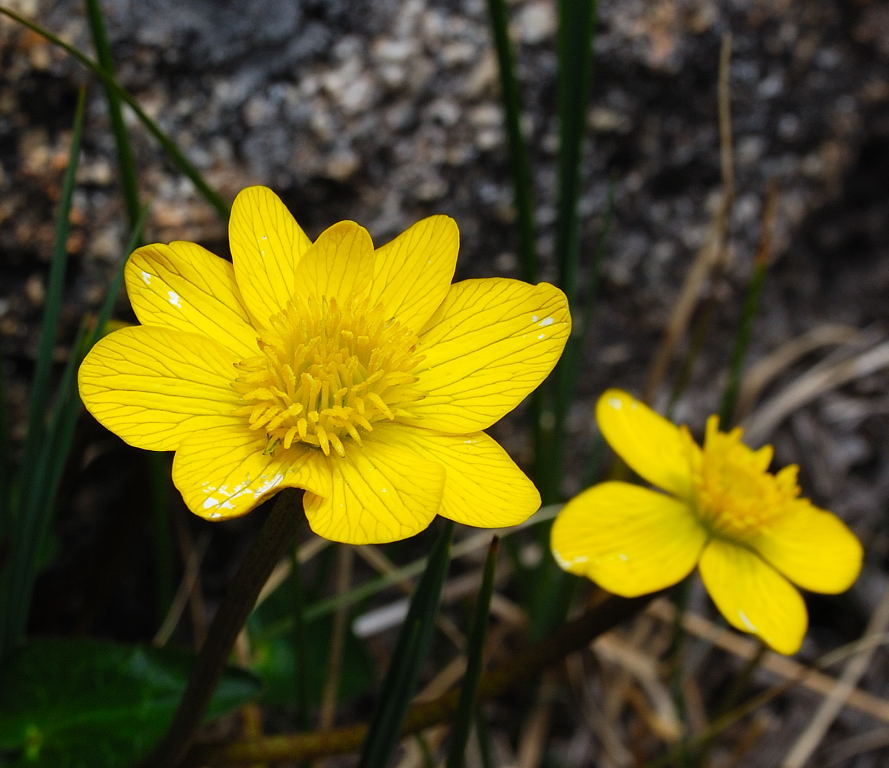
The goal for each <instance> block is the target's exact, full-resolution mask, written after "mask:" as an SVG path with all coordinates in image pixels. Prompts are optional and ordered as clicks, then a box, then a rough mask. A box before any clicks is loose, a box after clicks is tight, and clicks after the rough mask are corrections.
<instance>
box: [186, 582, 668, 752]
mask: <svg viewBox="0 0 889 768" xmlns="http://www.w3.org/2000/svg"><path fill="white" fill-rule="evenodd" d="M652 597H654V596H653V595H647V596H645V597H637V598H633V599H630V600H627V599H623V598H619V597H609V598H608V599H606V600H605V601H603V602H601V603H599V604H598V605H597V606H595V607H593V608H590V609H589V610H587V611H586V612H585V613H583V614H582V615H581V616H579V617H578V618H576V619H574V620H572V621H569V622H567V623H566V624H564V625H562V626H561V627H560V628H559V629H558V630H556V631H555V632H554V633H553V634H552V635H550V636H549V637H547V638H544V639H543V640H542V641H540V642H538V643H534V644H533V645H531V646H529V647H527V648H526V649H525V650H524V651H520V652H518V653H516V654H514V655H513V656H512V657H511V659H510V661H509V662H507V663H505V664H503V665H502V666H500V667H497V668H495V669H493V670H491V671H490V672H489V673H488V674H486V675H485V676H484V677H483V678H482V681H481V685H480V686H479V697H480V698H491V697H494V696H497V695H499V694H501V693H503V692H504V691H506V690H507V689H509V688H511V687H513V686H515V685H517V684H519V683H521V682H524V681H526V680H528V679H529V678H532V677H534V676H536V675H537V674H539V673H540V672H541V671H542V670H544V669H546V668H547V667H548V666H550V665H552V664H555V663H556V662H558V661H560V660H561V659H563V658H564V657H565V656H567V655H568V654H569V653H572V652H574V651H577V650H580V649H581V648H585V647H586V646H587V645H588V644H589V643H590V642H591V641H592V640H593V639H594V638H596V637H598V636H599V635H602V634H604V633H605V632H607V631H608V630H610V629H613V628H614V627H615V626H617V625H618V624H621V623H622V622H623V621H625V620H626V619H628V618H630V617H631V616H634V615H636V614H638V613H639V612H640V611H642V609H643V608H644V607H645V606H646V605H648V603H649V601H650V600H651V599H652ZM459 696H460V691H459V689H454V690H451V691H448V693H446V694H444V695H443V696H439V697H438V698H436V699H433V700H432V701H425V702H421V703H417V704H414V706H412V707H411V709H410V710H408V713H407V717H406V719H405V724H404V729H403V733H404V734H409V733H416V732H417V731H421V730H423V729H424V728H428V727H429V726H431V725H434V724H436V723H441V722H445V721H447V720H448V719H449V718H450V717H451V716H452V715H453V713H454V712H455V710H456V707H457V702H458V701H459ZM366 732H367V724H366V723H360V724H358V725H352V726H348V727H344V728H334V729H332V730H329V731H319V732H316V733H295V734H282V735H280V736H267V737H265V738H264V739H260V740H256V741H249V740H248V741H238V742H231V743H229V744H218V745H204V746H196V747H194V748H193V749H192V751H191V753H190V754H189V756H188V760H187V761H186V764H187V765H189V766H197V765H213V766H235V765H250V764H252V763H256V762H260V761H264V762H268V763H275V762H284V761H288V762H293V761H297V760H306V759H311V758H315V757H321V756H324V755H334V754H343V753H348V752H352V751H355V750H357V749H358V748H359V747H360V746H361V743H362V741H363V740H364V736H365V734H366Z"/></svg>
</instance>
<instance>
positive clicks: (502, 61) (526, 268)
mask: <svg viewBox="0 0 889 768" xmlns="http://www.w3.org/2000/svg"><path fill="white" fill-rule="evenodd" d="M488 17H489V19H490V23H491V35H492V37H493V38H494V49H495V50H496V52H497V65H498V70H499V73H500V100H501V102H502V104H503V119H504V125H505V128H506V139H507V144H508V148H509V167H510V172H511V176H512V183H513V190H514V194H515V207H516V217H517V219H518V225H519V262H520V264H521V276H522V279H523V280H526V281H528V282H529V283H533V282H536V280H537V234H536V232H535V226H534V206H533V202H532V192H533V182H532V178H531V163H530V160H529V159H528V145H527V142H526V141H525V137H524V135H523V133H522V124H521V116H522V100H521V95H520V92H519V83H518V80H517V78H516V67H515V56H514V54H513V50H512V43H511V42H510V40H509V18H508V15H507V12H506V3H505V0H488Z"/></svg>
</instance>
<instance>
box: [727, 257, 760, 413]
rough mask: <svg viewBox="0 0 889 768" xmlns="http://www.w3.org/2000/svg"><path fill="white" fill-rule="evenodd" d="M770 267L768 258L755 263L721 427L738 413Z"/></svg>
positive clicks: (729, 375)
mask: <svg viewBox="0 0 889 768" xmlns="http://www.w3.org/2000/svg"><path fill="white" fill-rule="evenodd" d="M768 271H769V263H768V260H767V259H760V258H758V259H757V260H756V263H755V264H754V267H753V277H752V278H751V280H750V286H749V287H748V289H747V295H746V296H745V298H744V308H743V309H742V310H741V322H740V324H739V325H738V332H737V334H736V335H735V346H734V348H733V349H732V359H731V363H730V364H729V372H728V381H727V382H726V385H725V392H724V393H723V396H722V404H721V407H720V409H719V428H720V429H722V430H727V429H729V428H730V427H731V426H732V421H733V420H734V417H735V406H736V405H737V404H738V395H739V394H740V392H741V376H742V374H743V373H744V360H745V358H746V357H747V348H748V347H749V346H750V334H751V333H752V332H753V321H754V320H755V319H756V314H757V310H758V309H759V300H760V298H761V297H762V289H763V285H765V280H766V273H767V272H768Z"/></svg>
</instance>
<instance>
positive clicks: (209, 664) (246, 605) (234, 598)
mask: <svg viewBox="0 0 889 768" xmlns="http://www.w3.org/2000/svg"><path fill="white" fill-rule="evenodd" d="M299 493H300V492H299V491H294V490H285V491H283V492H281V493H280V494H278V497H277V499H275V503H274V506H273V507H272V510H271V512H269V515H268V517H267V518H266V520H265V522H264V523H263V525H262V529H261V530H260V532H259V535H258V536H257V537H256V539H255V541H254V542H253V545H252V546H251V547H250V550H249V551H248V552H247V555H246V556H245V557H244V560H243V562H242V563H241V566H240V568H239V569H238V572H237V573H236V574H235V577H234V579H233V580H232V583H231V585H230V587H229V590H228V593H227V594H226V595H225V598H224V599H223V601H222V604H221V605H220V606H219V609H218V610H217V612H216V616H215V617H214V618H213V623H212V624H211V625H210V631H209V632H208V633H207V639H206V641H205V642H204V645H203V647H202V648H201V651H200V653H199V654H198V659H197V663H196V665H195V667H194V670H193V671H192V673H191V678H190V679H189V681H188V686H187V687H186V689H185V692H184V693H183V694H182V699H181V700H180V702H179V708H178V710H177V711H176V714H175V716H174V717H173V722H172V724H171V725H170V728H169V730H168V731H167V734H166V736H165V737H164V738H163V740H162V741H161V742H160V744H159V745H158V746H157V748H156V749H155V751H154V753H153V754H152V755H151V756H150V757H149V759H148V760H146V761H145V763H144V764H143V765H144V766H146V767H147V766H151V768H174V766H176V765H178V764H179V762H180V760H181V759H182V757H183V756H184V755H185V753H186V751H187V750H188V748H189V746H190V745H191V741H192V738H193V737H194V734H195V731H196V730H197V729H198V726H199V725H200V724H201V720H202V719H203V717H204V714H205V713H206V711H207V706H208V705H209V703H210V698H211V697H212V695H213V691H214V690H215V688H216V684H217V682H218V680H219V676H220V675H221V674H222V671H223V669H224V668H225V665H226V663H227V661H228V658H229V655H230V654H231V651H232V647H233V646H234V644H235V639H236V638H237V636H238V633H239V632H240V631H241V628H242V627H243V626H244V624H245V622H246V621H247V617H248V616H249V615H250V612H251V611H252V610H253V607H254V605H255V604H256V598H257V597H258V596H259V592H260V590H261V589H262V588H263V586H264V585H265V583H266V581H267V580H268V578H269V575H270V574H271V572H272V569H273V568H274V567H275V565H277V563H278V561H279V560H280V559H281V558H282V557H283V556H284V555H285V554H286V553H287V552H288V551H289V549H290V548H291V546H292V545H293V542H294V540H295V539H296V534H297V533H298V532H299V530H300V528H301V527H302V525H303V522H304V520H305V516H304V515H303V514H302V510H301V509H300V505H299V504H298V503H297V501H298V498H297V497H298V495H299Z"/></svg>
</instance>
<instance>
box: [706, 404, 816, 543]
mask: <svg viewBox="0 0 889 768" xmlns="http://www.w3.org/2000/svg"><path fill="white" fill-rule="evenodd" d="M718 423H719V422H718V419H717V417H716V416H711V417H710V418H709V419H708V420H707V434H706V437H705V439H704V447H703V449H702V451H701V454H700V459H699V460H695V461H693V463H692V464H693V465H692V476H693V477H694V484H695V492H696V502H697V512H698V515H699V516H700V518H701V520H702V521H703V522H704V524H705V525H707V527H708V528H710V529H711V530H712V531H713V532H714V534H716V535H718V536H725V537H726V538H732V539H741V540H743V539H745V538H747V537H750V536H752V535H753V534H755V533H756V532H757V531H758V530H760V529H761V528H762V527H764V526H766V525H768V523H769V522H770V521H772V520H774V519H775V518H777V517H780V516H781V515H782V514H783V513H784V512H785V510H786V509H787V507H788V505H790V504H791V503H793V502H794V501H795V500H796V499H797V497H798V496H799V491H800V489H799V486H798V485H797V482H796V476H797V467H796V466H795V465H790V466H788V467H785V468H784V469H782V470H781V471H780V472H778V473H777V474H774V475H773V474H771V473H770V472H769V471H768V467H769V464H770V463H771V460H772V448H771V446H765V447H763V448H760V449H759V450H757V451H754V450H751V449H750V448H748V447H747V446H746V445H744V443H742V442H741V430H740V429H738V428H736V429H733V430H732V431H731V432H720V431H719V428H718ZM689 439H690V438H689Z"/></svg>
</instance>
